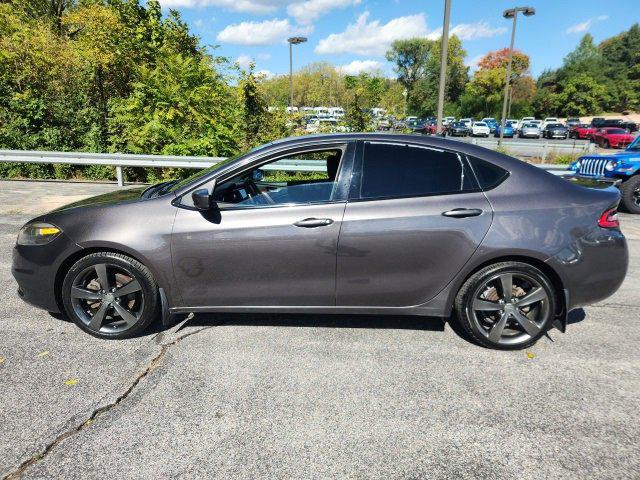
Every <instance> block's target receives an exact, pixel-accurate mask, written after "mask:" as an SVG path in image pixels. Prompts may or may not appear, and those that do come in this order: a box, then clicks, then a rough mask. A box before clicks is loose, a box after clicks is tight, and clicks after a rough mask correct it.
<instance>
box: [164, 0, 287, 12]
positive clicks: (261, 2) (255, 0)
mask: <svg viewBox="0 0 640 480" xmlns="http://www.w3.org/2000/svg"><path fill="white" fill-rule="evenodd" d="M160 3H161V4H162V6H163V7H168V8H177V7H186V8H201V7H221V8H225V9H227V10H232V11H234V12H245V13H255V14H265V13H273V12H275V11H276V10H277V9H278V8H280V7H281V6H283V5H285V4H287V3H289V2H288V1H287V0H160Z"/></svg>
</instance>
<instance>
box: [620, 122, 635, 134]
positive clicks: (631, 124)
mask: <svg viewBox="0 0 640 480" xmlns="http://www.w3.org/2000/svg"><path fill="white" fill-rule="evenodd" d="M620 128H624V129H626V130H629V133H633V132H637V131H638V128H639V127H638V124H637V123H636V122H632V121H631V120H623V121H622V122H621V123H620Z"/></svg>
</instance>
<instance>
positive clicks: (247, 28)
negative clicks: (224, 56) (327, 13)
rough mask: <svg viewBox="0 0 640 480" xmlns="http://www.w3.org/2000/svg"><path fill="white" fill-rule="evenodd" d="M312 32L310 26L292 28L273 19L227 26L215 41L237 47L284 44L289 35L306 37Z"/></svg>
mask: <svg viewBox="0 0 640 480" xmlns="http://www.w3.org/2000/svg"><path fill="white" fill-rule="evenodd" d="M312 31H313V27H312V26H306V27H298V26H293V25H291V24H290V23H289V20H288V19H285V20H279V19H277V18H275V19H273V20H265V21H263V22H241V23H236V24H232V25H228V26H227V27H225V28H224V30H222V31H221V32H220V33H218V35H217V37H216V40H218V41H219V42H224V43H235V44H237V45H274V44H277V43H284V42H286V40H287V38H288V37H290V36H291V35H308V34H309V33H311V32H312Z"/></svg>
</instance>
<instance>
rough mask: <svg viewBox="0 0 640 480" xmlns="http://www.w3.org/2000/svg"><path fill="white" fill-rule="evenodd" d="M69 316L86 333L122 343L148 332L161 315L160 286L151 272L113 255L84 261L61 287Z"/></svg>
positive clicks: (132, 261)
mask: <svg viewBox="0 0 640 480" xmlns="http://www.w3.org/2000/svg"><path fill="white" fill-rule="evenodd" d="M61 297H62V302H63V304H64V308H65V311H66V313H67V315H68V316H69V317H70V318H71V319H72V320H73V321H74V322H75V323H76V325H78V326H79V327H80V328H81V329H82V330H84V331H85V332H87V333H89V334H91V335H93V336H95V337H99V338H109V339H120V338H128V337H131V336H134V335H136V334H138V333H140V332H142V331H143V330H145V329H146V328H147V327H148V326H149V325H150V324H151V322H152V321H153V320H154V319H155V318H156V316H157V312H158V304H159V297H158V286H157V284H156V282H155V280H154V278H153V275H152V274H151V272H150V271H149V269H148V268H147V267H146V266H144V265H143V264H142V263H140V262H138V261H137V260H135V259H133V258H131V257H128V256H126V255H123V254H119V253H113V252H97V253H92V254H89V255H87V256H85V257H82V258H81V259H79V260H78V261H77V262H75V263H74V264H73V266H72V267H71V268H70V269H69V271H68V272H67V274H66V276H65V278H64V281H63V283H62V291H61Z"/></svg>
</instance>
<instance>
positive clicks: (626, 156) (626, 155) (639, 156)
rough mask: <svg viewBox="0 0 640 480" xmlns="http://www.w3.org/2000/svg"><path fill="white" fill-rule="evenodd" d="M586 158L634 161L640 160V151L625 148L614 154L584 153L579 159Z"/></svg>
mask: <svg viewBox="0 0 640 480" xmlns="http://www.w3.org/2000/svg"><path fill="white" fill-rule="evenodd" d="M585 158H608V159H610V160H628V161H633V162H640V151H629V150H623V151H621V152H615V153H612V154H597V153H595V154H589V155H583V156H582V157H580V158H579V159H578V160H580V159H585ZM574 163H575V162H574Z"/></svg>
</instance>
